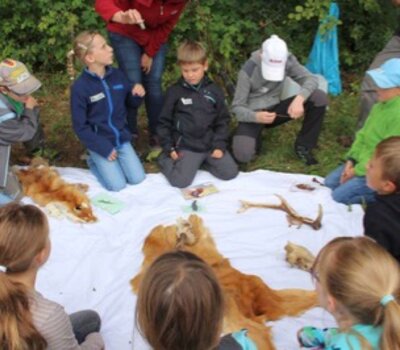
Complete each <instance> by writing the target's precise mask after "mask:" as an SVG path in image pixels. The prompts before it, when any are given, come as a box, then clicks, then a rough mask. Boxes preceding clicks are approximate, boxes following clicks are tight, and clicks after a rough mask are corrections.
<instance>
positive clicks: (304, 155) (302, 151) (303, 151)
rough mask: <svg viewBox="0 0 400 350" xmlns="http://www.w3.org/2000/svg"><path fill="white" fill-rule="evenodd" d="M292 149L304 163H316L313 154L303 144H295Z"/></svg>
mask: <svg viewBox="0 0 400 350" xmlns="http://www.w3.org/2000/svg"><path fill="white" fill-rule="evenodd" d="M294 151H295V153H296V155H297V157H299V158H300V159H301V160H302V161H303V162H304V163H305V164H306V165H315V164H318V161H317V160H316V159H315V158H314V156H313V155H312V153H311V150H309V149H308V148H307V147H305V146H295V148H294Z"/></svg>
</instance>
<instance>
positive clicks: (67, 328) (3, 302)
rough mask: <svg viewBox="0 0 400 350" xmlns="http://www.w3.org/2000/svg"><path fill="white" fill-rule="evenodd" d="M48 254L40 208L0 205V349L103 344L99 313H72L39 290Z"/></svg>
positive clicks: (96, 349) (95, 348)
mask: <svg viewBox="0 0 400 350" xmlns="http://www.w3.org/2000/svg"><path fill="white" fill-rule="evenodd" d="M49 255H50V240H49V226H48V222H47V218H46V216H45V215H44V213H43V212H42V211H41V210H40V209H38V208H37V207H35V206H33V205H22V204H18V203H10V204H8V205H6V206H4V207H1V208H0V349H2V350H41V349H51V350H53V349H54V350H56V349H57V350H61V349H69V350H73V349H76V350H77V349H93V350H100V349H103V348H104V343H103V340H102V338H101V336H100V334H99V333H98V332H99V329H100V318H99V316H98V315H97V313H95V312H94V311H90V310H88V311H81V312H77V313H75V314H72V315H70V316H68V315H67V314H66V313H65V311H64V309H63V307H62V306H61V305H58V304H56V303H55V302H52V301H50V300H47V299H45V298H44V297H43V296H42V295H41V294H40V293H38V292H37V291H35V281H36V276H37V273H38V270H39V268H40V267H41V266H43V264H44V263H46V261H47V259H48V257H49ZM79 344H80V345H79Z"/></svg>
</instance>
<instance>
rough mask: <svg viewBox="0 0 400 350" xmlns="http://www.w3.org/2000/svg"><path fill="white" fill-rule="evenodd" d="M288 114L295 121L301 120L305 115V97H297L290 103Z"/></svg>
mask: <svg viewBox="0 0 400 350" xmlns="http://www.w3.org/2000/svg"><path fill="white" fill-rule="evenodd" d="M287 112H288V114H289V116H290V117H291V118H293V119H299V118H301V117H302V116H303V115H304V97H303V96H301V95H297V96H296V97H295V98H294V99H293V101H292V102H291V103H290V105H289V108H288V111H287Z"/></svg>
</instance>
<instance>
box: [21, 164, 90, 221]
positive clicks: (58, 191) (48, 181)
mask: <svg viewBox="0 0 400 350" xmlns="http://www.w3.org/2000/svg"><path fill="white" fill-rule="evenodd" d="M16 174H17V176H18V178H19V180H20V182H21V184H22V189H23V192H24V194H25V195H26V196H29V197H31V198H32V200H33V201H34V202H35V203H37V204H39V205H40V206H43V207H46V206H48V205H49V204H57V205H61V206H62V207H63V208H65V210H66V211H67V214H68V215H69V216H72V217H73V218H74V219H76V220H77V221H81V222H95V221H97V218H96V216H95V215H94V214H93V212H92V208H91V205H90V200H89V198H88V196H87V195H86V193H85V192H86V191H87V189H88V186H87V185H85V184H70V183H67V182H65V181H64V180H63V179H62V178H61V176H60V174H59V173H58V172H57V170H56V169H54V168H52V167H49V166H48V165H46V164H40V165H35V164H34V165H31V166H29V167H28V168H25V169H19V170H17V171H16Z"/></svg>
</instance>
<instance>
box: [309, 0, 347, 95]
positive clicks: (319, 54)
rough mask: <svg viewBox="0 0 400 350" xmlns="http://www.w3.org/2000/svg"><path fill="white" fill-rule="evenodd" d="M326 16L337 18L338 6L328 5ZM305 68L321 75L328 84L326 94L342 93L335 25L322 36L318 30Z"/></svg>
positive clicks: (333, 3) (334, 3)
mask: <svg viewBox="0 0 400 350" xmlns="http://www.w3.org/2000/svg"><path fill="white" fill-rule="evenodd" d="M328 16H329V17H332V16H333V17H336V18H339V6H338V5H337V3H336V2H332V3H331V4H330V6H329V15H328ZM326 20H327V19H325V20H324V21H326ZM324 21H323V22H324ZM306 67H307V68H308V69H309V70H310V72H312V73H315V74H321V75H323V76H324V77H325V79H326V80H327V82H328V92H329V93H330V94H332V95H339V94H340V93H341V92H342V82H341V79H340V72H339V49H338V37H337V25H335V26H334V27H333V28H331V29H330V30H327V31H326V32H325V33H324V34H323V35H321V34H320V30H319V28H318V32H317V35H316V36H315V39H314V44H313V47H312V49H311V52H310V55H309V57H308V61H307V64H306Z"/></svg>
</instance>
